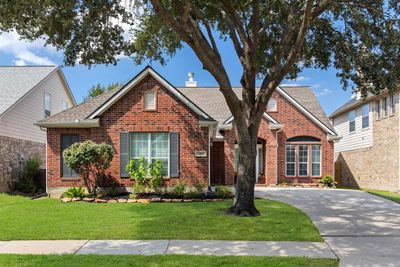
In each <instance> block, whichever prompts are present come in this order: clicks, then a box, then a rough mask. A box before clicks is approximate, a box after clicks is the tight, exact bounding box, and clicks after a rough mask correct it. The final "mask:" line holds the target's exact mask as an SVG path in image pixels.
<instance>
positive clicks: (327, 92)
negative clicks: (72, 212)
mask: <svg viewBox="0 0 400 267" xmlns="http://www.w3.org/2000/svg"><path fill="white" fill-rule="evenodd" d="M332 92H333V91H332V90H331V89H328V88H324V89H323V90H322V91H320V92H317V93H315V95H316V96H317V97H321V96H325V95H329V94H331V93H332Z"/></svg>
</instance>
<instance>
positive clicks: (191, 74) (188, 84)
mask: <svg viewBox="0 0 400 267" xmlns="http://www.w3.org/2000/svg"><path fill="white" fill-rule="evenodd" d="M188 78H189V80H188V81H186V87H197V82H196V81H195V80H194V72H189V73H188Z"/></svg>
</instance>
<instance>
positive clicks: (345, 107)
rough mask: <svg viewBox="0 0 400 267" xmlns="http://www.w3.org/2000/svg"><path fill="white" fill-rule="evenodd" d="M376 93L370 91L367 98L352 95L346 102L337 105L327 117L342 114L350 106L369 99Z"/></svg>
mask: <svg viewBox="0 0 400 267" xmlns="http://www.w3.org/2000/svg"><path fill="white" fill-rule="evenodd" d="M375 96H376V95H374V94H372V93H368V95H367V98H366V99H363V98H358V99H357V97H356V96H353V97H352V98H351V99H350V100H349V101H347V102H346V103H344V104H343V105H341V106H340V107H338V108H337V109H336V110H335V111H334V112H332V114H331V115H329V118H334V117H336V116H337V115H340V114H342V113H343V112H345V111H347V110H349V109H351V108H355V107H357V106H359V105H361V104H363V103H365V102H366V101H368V100H370V99H371V98H373V97H375Z"/></svg>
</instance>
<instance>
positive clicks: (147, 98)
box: [144, 91, 156, 110]
mask: <svg viewBox="0 0 400 267" xmlns="http://www.w3.org/2000/svg"><path fill="white" fill-rule="evenodd" d="M144 109H145V110H155V109H156V93H155V92H153V91H147V92H146V93H145V94H144Z"/></svg>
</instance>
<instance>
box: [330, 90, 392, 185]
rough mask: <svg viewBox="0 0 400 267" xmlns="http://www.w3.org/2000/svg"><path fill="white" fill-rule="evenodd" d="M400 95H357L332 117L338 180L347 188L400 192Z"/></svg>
mask: <svg viewBox="0 0 400 267" xmlns="http://www.w3.org/2000/svg"><path fill="white" fill-rule="evenodd" d="M398 103H399V93H395V94H392V95H391V94H389V93H388V92H383V93H382V94H380V95H372V94H370V95H368V97H367V98H366V99H362V98H361V97H360V96H359V95H354V96H353V97H352V98H351V99H350V100H349V101H348V102H346V103H345V104H343V105H342V106H341V107H339V108H338V109H337V110H336V111H334V112H333V113H332V115H330V119H331V121H332V123H333V126H334V128H335V130H336V132H337V133H338V135H339V136H340V137H341V139H340V141H339V142H337V143H335V165H336V179H337V180H338V182H339V183H340V184H341V185H343V186H350V187H359V188H372V189H384V190H390V191H399V190H400V150H399V148H400V140H399V139H400V130H399V106H398Z"/></svg>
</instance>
